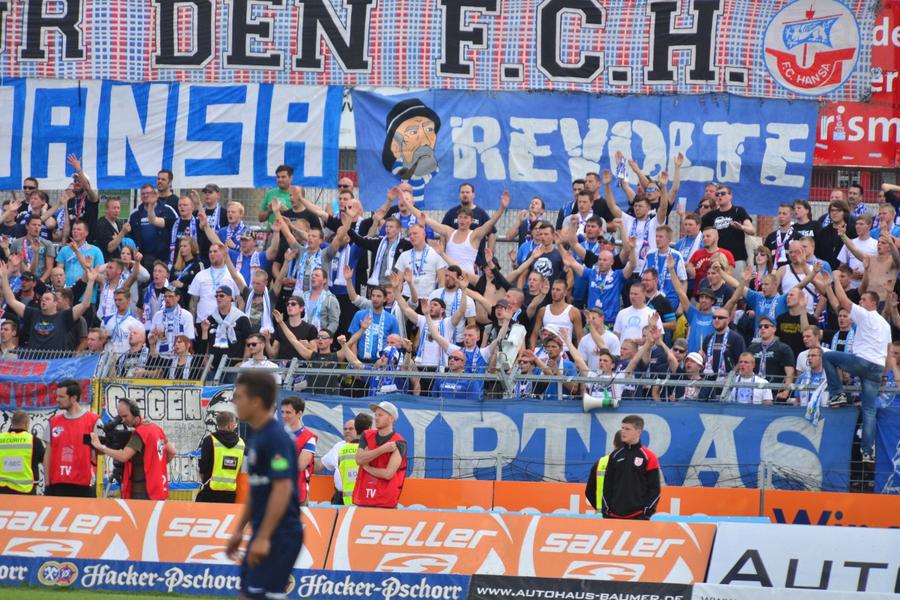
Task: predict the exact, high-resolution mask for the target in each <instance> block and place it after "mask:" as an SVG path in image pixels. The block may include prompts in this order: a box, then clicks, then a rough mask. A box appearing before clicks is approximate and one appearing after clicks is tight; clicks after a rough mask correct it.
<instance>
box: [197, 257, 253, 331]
mask: <svg viewBox="0 0 900 600" xmlns="http://www.w3.org/2000/svg"><path fill="white" fill-rule="evenodd" d="M223 285H227V286H228V287H230V288H231V294H232V297H234V296H238V295H240V292H241V290H240V288H239V287H238V286H237V284H236V283H235V282H234V279H232V277H231V274H230V273H229V272H228V267H227V266H226V265H225V246H223V245H222V244H213V245H212V246H210V248H209V268H208V269H203V270H202V271H200V272H199V273H197V275H196V277H194V279H193V281H191V285H190V287H188V294H190V295H191V296H192V298H191V312H192V313H193V314H195V315H197V323H200V322H202V321H205V320H206V318H207V317H208V316H209V315H211V314H212V313H213V311H214V310H216V290H217V289H219V287H220V286H223Z"/></svg>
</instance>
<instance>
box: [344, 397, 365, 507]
mask: <svg viewBox="0 0 900 600" xmlns="http://www.w3.org/2000/svg"><path fill="white" fill-rule="evenodd" d="M371 427H372V417H370V416H369V415H367V414H365V413H360V414H358V415H356V418H355V419H354V420H353V429H354V432H355V433H356V437H355V438H354V439H353V440H352V441H349V442H344V445H343V446H342V447H341V448H340V449H339V450H338V456H337V461H338V473H340V475H341V495H342V496H343V502H344V505H345V506H350V505H351V504H353V489H354V488H355V487H356V477H357V474H358V473H359V465H358V464H357V462H356V452H357V450H359V438H360V437H361V436H362V435H363V434H364V433H365V432H366V430H368V429H370V428H371Z"/></svg>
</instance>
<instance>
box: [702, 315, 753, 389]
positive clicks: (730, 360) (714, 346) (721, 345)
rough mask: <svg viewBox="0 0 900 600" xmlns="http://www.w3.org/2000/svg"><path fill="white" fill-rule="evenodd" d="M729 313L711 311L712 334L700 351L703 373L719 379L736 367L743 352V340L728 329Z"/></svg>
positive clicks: (705, 340)
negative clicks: (702, 359)
mask: <svg viewBox="0 0 900 600" xmlns="http://www.w3.org/2000/svg"><path fill="white" fill-rule="evenodd" d="M730 321H731V313H730V312H729V311H728V310H726V309H724V308H716V309H715V310H714V311H713V332H712V333H711V334H710V335H708V336H706V337H705V338H704V339H703V344H702V345H701V346H700V349H701V350H702V351H703V352H704V358H705V360H706V364H705V365H704V369H703V371H704V373H706V374H707V375H714V376H715V377H716V378H718V379H721V378H723V377H725V376H726V375H727V374H728V373H729V372H730V371H731V370H732V369H734V367H735V366H736V365H737V362H738V358H739V357H740V355H741V353H742V352H743V351H744V338H742V337H741V335H740V334H739V333H738V332H737V331H733V330H732V329H730V328H729V327H728V324H729V322H730Z"/></svg>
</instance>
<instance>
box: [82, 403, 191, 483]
mask: <svg viewBox="0 0 900 600" xmlns="http://www.w3.org/2000/svg"><path fill="white" fill-rule="evenodd" d="M116 408H117V410H118V413H119V416H120V417H122V422H123V423H125V424H126V425H127V426H129V427H131V428H133V429H134V433H132V434H131V439H130V440H128V445H127V446H125V447H124V448H123V449H121V450H113V449H112V448H107V447H106V446H104V445H103V444H102V443H100V439H99V437H98V436H97V434H96V433H92V434H91V443H92V444H93V446H94V448H96V449H97V451H98V452H100V453H101V454H106V455H107V456H110V457H112V459H113V460H117V461H119V462H121V463H124V464H125V476H124V477H123V478H122V498H124V499H126V500H128V499H134V500H165V499H166V498H168V497H169V461H170V460H172V459H173V458H174V457H175V445H174V444H172V442H170V441H168V440H167V439H166V434H165V432H164V431H163V430H162V428H161V427H160V426H159V425H155V424H153V423H148V422H146V421H144V419H143V418H141V408H140V407H139V406H138V405H137V403H135V402H133V401H131V400H119V404H118V406H117V407H116Z"/></svg>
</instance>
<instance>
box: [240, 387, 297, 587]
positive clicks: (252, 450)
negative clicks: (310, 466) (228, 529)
mask: <svg viewBox="0 0 900 600" xmlns="http://www.w3.org/2000/svg"><path fill="white" fill-rule="evenodd" d="M277 398H278V386H277V384H276V383H275V377H274V376H273V375H272V374H271V373H266V372H264V371H256V370H251V371H246V372H244V373H241V374H240V375H239V376H238V379H237V382H236V383H235V386H234V395H233V396H232V402H234V406H235V408H236V409H237V414H238V418H239V419H240V420H241V421H244V422H246V423H247V424H249V425H250V428H251V429H252V436H251V437H250V439H249V441H248V444H247V464H248V467H249V481H250V497H249V499H248V502H247V504H245V505H244V510H243V512H242V513H241V517H240V519H239V520H238V522H237V526H236V527H235V530H234V533H233V534H232V536H231V539H230V540H229V542H228V546H227V547H226V552H227V554H228V556H229V558H232V559H235V558H236V557H237V551H238V547H239V546H240V545H241V541H242V540H243V537H244V528H245V527H246V526H247V524H248V523H249V524H250V526H251V527H252V530H253V537H251V538H250V543H249V544H248V545H247V553H246V555H245V556H244V561H243V563H242V564H241V598H260V599H262V598H280V597H283V596H284V593H285V589H286V588H287V584H288V579H289V577H290V575H291V571H292V570H293V568H294V562H295V561H296V560H297V556H298V555H299V554H300V549H301V548H302V547H303V527H302V526H301V524H300V508H299V502H298V501H297V458H296V455H295V452H294V442H293V440H292V439H291V437H290V435H289V434H288V433H287V431H285V429H284V427H283V426H282V425H281V424H279V423H278V421H276V420H275V419H274V417H273V416H272V412H273V410H274V408H275V402H276V400H277Z"/></svg>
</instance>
